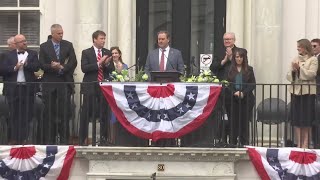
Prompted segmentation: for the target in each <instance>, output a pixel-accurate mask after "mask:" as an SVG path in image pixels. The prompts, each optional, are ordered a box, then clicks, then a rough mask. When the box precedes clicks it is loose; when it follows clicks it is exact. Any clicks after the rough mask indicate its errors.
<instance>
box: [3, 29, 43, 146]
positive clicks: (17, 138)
mask: <svg viewBox="0 0 320 180" xmlns="http://www.w3.org/2000/svg"><path fill="white" fill-rule="evenodd" d="M14 43H15V46H16V49H14V50H11V51H10V52H8V54H7V55H6V57H5V59H4V61H3V65H4V69H5V74H4V82H5V92H6V94H5V95H6V98H7V102H8V104H9V111H10V114H11V116H10V124H9V126H10V129H11V133H10V140H9V143H10V144H26V143H30V139H28V130H29V129H28V127H29V122H30V121H31V119H32V112H33V104H34V95H35V90H36V85H35V84H32V83H30V82H35V81H36V77H35V75H34V72H36V71H38V70H39V68H40V63H39V60H38V53H37V52H36V51H33V50H29V49H27V40H26V38H25V36H24V35H22V34H18V35H16V36H15V37H14ZM8 82H10V83H8Z"/></svg>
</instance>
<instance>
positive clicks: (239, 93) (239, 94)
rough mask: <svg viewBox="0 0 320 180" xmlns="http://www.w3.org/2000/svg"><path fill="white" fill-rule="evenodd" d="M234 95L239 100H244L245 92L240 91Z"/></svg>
mask: <svg viewBox="0 0 320 180" xmlns="http://www.w3.org/2000/svg"><path fill="white" fill-rule="evenodd" d="M233 95H234V96H236V97H238V98H243V92H240V91H237V92H235V93H234V94H233Z"/></svg>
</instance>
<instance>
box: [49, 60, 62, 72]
mask: <svg viewBox="0 0 320 180" xmlns="http://www.w3.org/2000/svg"><path fill="white" fill-rule="evenodd" d="M51 67H52V68H53V69H55V70H60V69H63V66H62V65H61V64H60V62H56V61H51Z"/></svg>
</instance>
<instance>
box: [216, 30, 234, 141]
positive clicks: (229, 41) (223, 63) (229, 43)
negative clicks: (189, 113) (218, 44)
mask: <svg viewBox="0 0 320 180" xmlns="http://www.w3.org/2000/svg"><path fill="white" fill-rule="evenodd" d="M235 41H236V37H235V34H234V33H233V32H226V33H225V34H224V35H223V45H224V47H225V52H224V53H223V52H222V53H220V54H221V56H220V57H219V56H216V57H215V58H214V61H213V62H212V64H211V66H210V70H211V71H212V73H213V74H214V75H216V76H217V77H218V79H219V80H220V81H221V80H226V79H227V78H228V73H229V70H230V67H231V60H232V56H233V54H234V53H233V52H234V51H235V50H236V48H237V46H236V45H235V44H234V43H235ZM223 101H224V103H223ZM218 103H219V104H220V105H218V106H217V107H221V109H217V110H216V111H215V112H214V113H213V116H218V117H217V118H213V119H217V120H219V121H218V122H216V123H215V124H217V126H215V127H216V129H215V130H214V131H215V132H214V133H215V136H216V137H215V138H216V139H218V141H219V142H220V143H218V144H216V146H224V147H226V146H229V145H228V144H226V143H227V142H228V141H227V137H228V136H229V137H230V131H231V130H230V125H229V121H225V120H228V119H230V113H231V112H230V108H229V107H230V103H231V102H227V101H226V99H225V93H224V91H222V92H221V95H220V99H219V101H218ZM222 104H224V106H223V105H222ZM225 114H227V117H226V115H225ZM221 140H222V142H221Z"/></svg>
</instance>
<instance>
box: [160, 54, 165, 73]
mask: <svg viewBox="0 0 320 180" xmlns="http://www.w3.org/2000/svg"><path fill="white" fill-rule="evenodd" d="M165 51H166V50H165V49H162V54H161V58H160V71H164V52H165Z"/></svg>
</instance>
